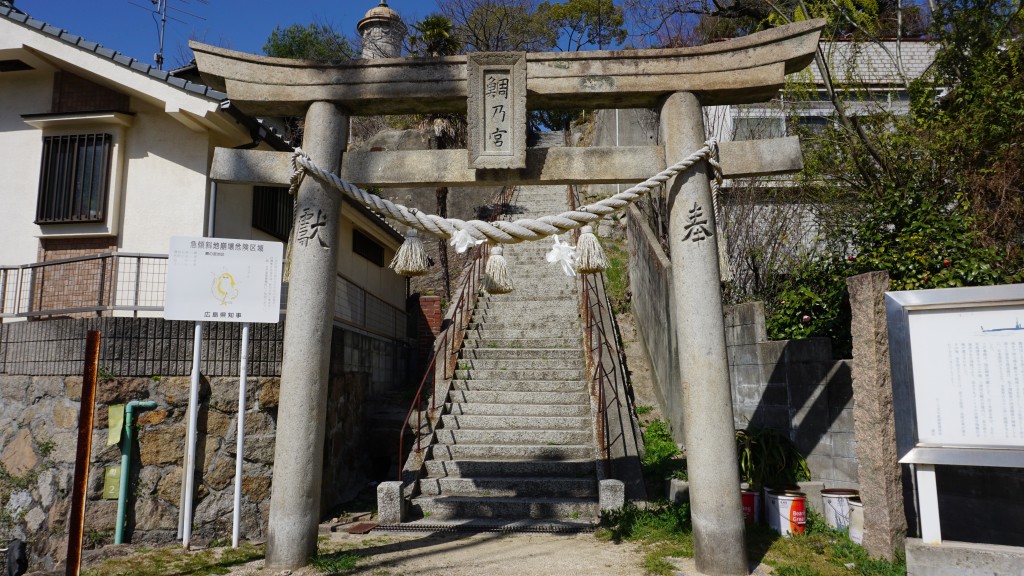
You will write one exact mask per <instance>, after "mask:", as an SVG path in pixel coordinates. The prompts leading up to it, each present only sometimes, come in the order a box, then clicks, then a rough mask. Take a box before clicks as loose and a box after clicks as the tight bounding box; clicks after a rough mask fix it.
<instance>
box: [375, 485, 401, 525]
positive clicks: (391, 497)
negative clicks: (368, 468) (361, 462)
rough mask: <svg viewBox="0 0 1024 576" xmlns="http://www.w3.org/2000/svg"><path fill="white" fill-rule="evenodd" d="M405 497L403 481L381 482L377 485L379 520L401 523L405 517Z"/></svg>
mask: <svg viewBox="0 0 1024 576" xmlns="http://www.w3.org/2000/svg"><path fill="white" fill-rule="evenodd" d="M404 512H405V499H404V498H403V497H402V483H401V482H381V483H380V484H378V485H377V522H378V523H380V524H401V523H402V520H403V519H404V518H405V514H404Z"/></svg>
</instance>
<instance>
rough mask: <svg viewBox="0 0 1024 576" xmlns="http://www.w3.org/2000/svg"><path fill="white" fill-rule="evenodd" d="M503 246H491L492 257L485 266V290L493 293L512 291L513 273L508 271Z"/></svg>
mask: <svg viewBox="0 0 1024 576" xmlns="http://www.w3.org/2000/svg"><path fill="white" fill-rule="evenodd" d="M502 252H503V249H502V247H501V246H492V247H491V257H490V258H488V259H487V267H486V268H484V290H487V292H489V293H491V294H508V293H509V292H511V291H512V274H510V273H509V271H508V262H506V261H505V257H504V256H502Z"/></svg>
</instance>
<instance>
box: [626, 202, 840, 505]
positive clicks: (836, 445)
mask: <svg viewBox="0 0 1024 576" xmlns="http://www.w3.org/2000/svg"><path fill="white" fill-rule="evenodd" d="M626 230H627V237H628V241H629V250H630V259H629V274H630V290H631V292H632V308H633V314H634V317H635V319H636V326H637V331H638V332H639V334H640V336H641V338H640V340H641V342H643V343H644V348H645V349H646V351H647V354H648V359H649V360H650V362H651V366H652V372H653V374H654V379H655V384H656V385H655V391H656V393H657V395H658V400H659V403H660V404H661V408H662V412H663V413H665V414H666V415H667V419H668V423H669V427H670V429H671V431H672V435H673V438H674V439H675V440H676V441H677V442H679V443H681V444H682V443H684V442H685V439H684V438H683V424H682V413H683V405H682V386H680V385H679V382H681V376H680V372H679V365H678V359H677V353H676V343H675V338H674V331H673V329H672V326H671V325H670V324H669V318H671V314H669V310H670V307H671V306H672V291H671V275H672V264H671V262H670V261H669V260H668V257H667V256H666V255H665V253H664V251H663V250H662V249H661V246H660V245H659V244H658V242H657V240H656V239H655V236H654V233H653V232H652V231H651V229H650V227H648V225H647V223H646V220H645V219H644V217H643V216H642V215H640V214H639V213H638V212H637V211H636V209H635V208H632V207H631V208H630V211H629V219H628V222H627V228H626ZM725 326H726V346H727V352H728V358H729V375H730V380H731V384H732V396H733V410H734V415H735V425H736V427H737V428H746V427H747V426H750V425H753V426H759V427H770V428H774V429H776V430H779V431H781V432H784V433H787V434H788V435H789V437H790V439H792V440H793V441H794V442H795V443H796V445H797V448H799V449H800V451H801V453H802V454H804V456H805V457H806V458H807V463H808V467H809V468H810V470H811V476H812V479H813V480H815V481H820V482H823V483H825V485H826V487H827V488H856V487H857V485H858V484H857V482H858V478H857V456H856V442H855V440H854V434H853V387H852V380H851V366H850V362H849V361H847V360H838V361H837V360H834V359H833V358H832V350H831V345H830V343H829V342H828V340H827V339H808V340H788V341H769V340H768V338H767V333H766V328H765V319H764V307H763V305H762V304H761V303H759V302H754V303H748V304H741V305H738V306H732V307H727V309H726V318H725ZM709 336H712V335H709Z"/></svg>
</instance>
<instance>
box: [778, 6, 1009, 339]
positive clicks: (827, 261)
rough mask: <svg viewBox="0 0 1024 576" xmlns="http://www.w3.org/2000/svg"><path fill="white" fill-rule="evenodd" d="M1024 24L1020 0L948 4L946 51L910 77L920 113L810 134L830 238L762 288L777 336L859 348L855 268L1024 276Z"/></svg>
mask: <svg viewBox="0 0 1024 576" xmlns="http://www.w3.org/2000/svg"><path fill="white" fill-rule="evenodd" d="M1020 27H1021V18H1020V13H1019V12H1018V10H1017V7H1016V6H1015V5H1014V3H1012V2H1010V1H992V0H956V1H954V2H951V3H948V4H944V5H943V6H942V8H941V10H940V11H939V12H937V13H936V15H935V24H934V26H933V29H932V30H933V33H934V34H935V36H936V38H937V39H938V41H939V42H940V43H941V49H940V51H939V54H938V57H937V59H936V62H935V65H934V67H933V73H932V74H930V75H929V76H926V77H924V78H921V79H919V80H916V81H914V82H913V83H911V85H910V89H911V95H912V108H911V113H910V114H909V115H897V114H893V113H890V112H884V111H879V112H877V113H875V114H872V115H862V116H859V117H852V120H851V121H849V122H847V123H837V125H835V126H831V127H828V128H827V129H825V130H824V131H823V132H822V133H820V134H805V135H804V136H806V137H807V141H805V146H804V150H805V158H806V167H807V168H806V170H805V173H804V176H803V178H804V181H803V185H804V187H805V188H806V189H808V190H811V191H812V195H813V196H814V197H816V198H818V200H819V204H818V206H817V209H816V217H817V222H818V225H819V226H820V231H821V235H820V244H819V246H818V247H817V249H816V250H815V251H814V252H813V253H812V255H811V257H809V258H807V259H806V260H804V261H803V262H802V263H801V264H800V265H799V266H797V267H796V269H795V270H793V271H792V275H791V277H790V278H789V279H788V281H787V282H786V284H785V287H784V288H783V289H782V290H780V291H778V292H776V293H774V294H765V295H762V297H763V298H765V300H766V301H767V302H768V304H769V310H770V311H771V318H770V319H769V321H768V327H769V332H770V335H771V336H772V337H775V338H793V337H804V336H811V335H818V336H831V337H832V338H833V341H834V343H835V344H836V347H837V350H838V351H839V352H840V353H847V352H849V344H850V342H849V310H848V305H847V304H846V297H847V295H846V293H845V279H846V278H848V277H849V276H852V275H854V274H859V273H862V272H868V271H873V270H885V271H888V272H889V275H890V278H891V282H892V287H893V289H895V290H910V289H921V288H944V287H956V286H973V285H988V284H1001V283H1012V282H1020V281H1022V280H1024V251H1022V244H1024V199H1022V194H1024V191H1022V188H1024V169H1022V168H1021V166H1022V162H1024V153H1022V152H1021V150H1020V142H1022V141H1024V74H1021V72H1022V71H1024V38H1022V37H1021V35H1020V34H1019V30H1020ZM854 88H855V86H848V87H847V88H846V89H847V90H853V89H854ZM852 95H853V94H852V93H850V94H847V97H849V96H852ZM940 95H941V96H940ZM844 99H845V98H844ZM837 113H838V109H837ZM851 126H852V128H851Z"/></svg>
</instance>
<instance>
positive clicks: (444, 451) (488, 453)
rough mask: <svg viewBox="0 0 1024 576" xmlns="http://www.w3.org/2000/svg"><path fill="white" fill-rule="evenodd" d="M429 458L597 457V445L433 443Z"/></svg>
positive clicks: (530, 458) (518, 459)
mask: <svg viewBox="0 0 1024 576" xmlns="http://www.w3.org/2000/svg"><path fill="white" fill-rule="evenodd" d="M429 457H430V458H431V459H433V460H446V461H447V460H487V461H492V462H502V461H521V460H543V461H556V462H558V461H566V460H585V459H588V458H590V459H593V458H594V446H593V443H590V444H576V445H571V446H548V445H545V444H539V445H538V444H505V445H500V446H498V445H494V444H434V445H432V446H431V447H430V455H429Z"/></svg>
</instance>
